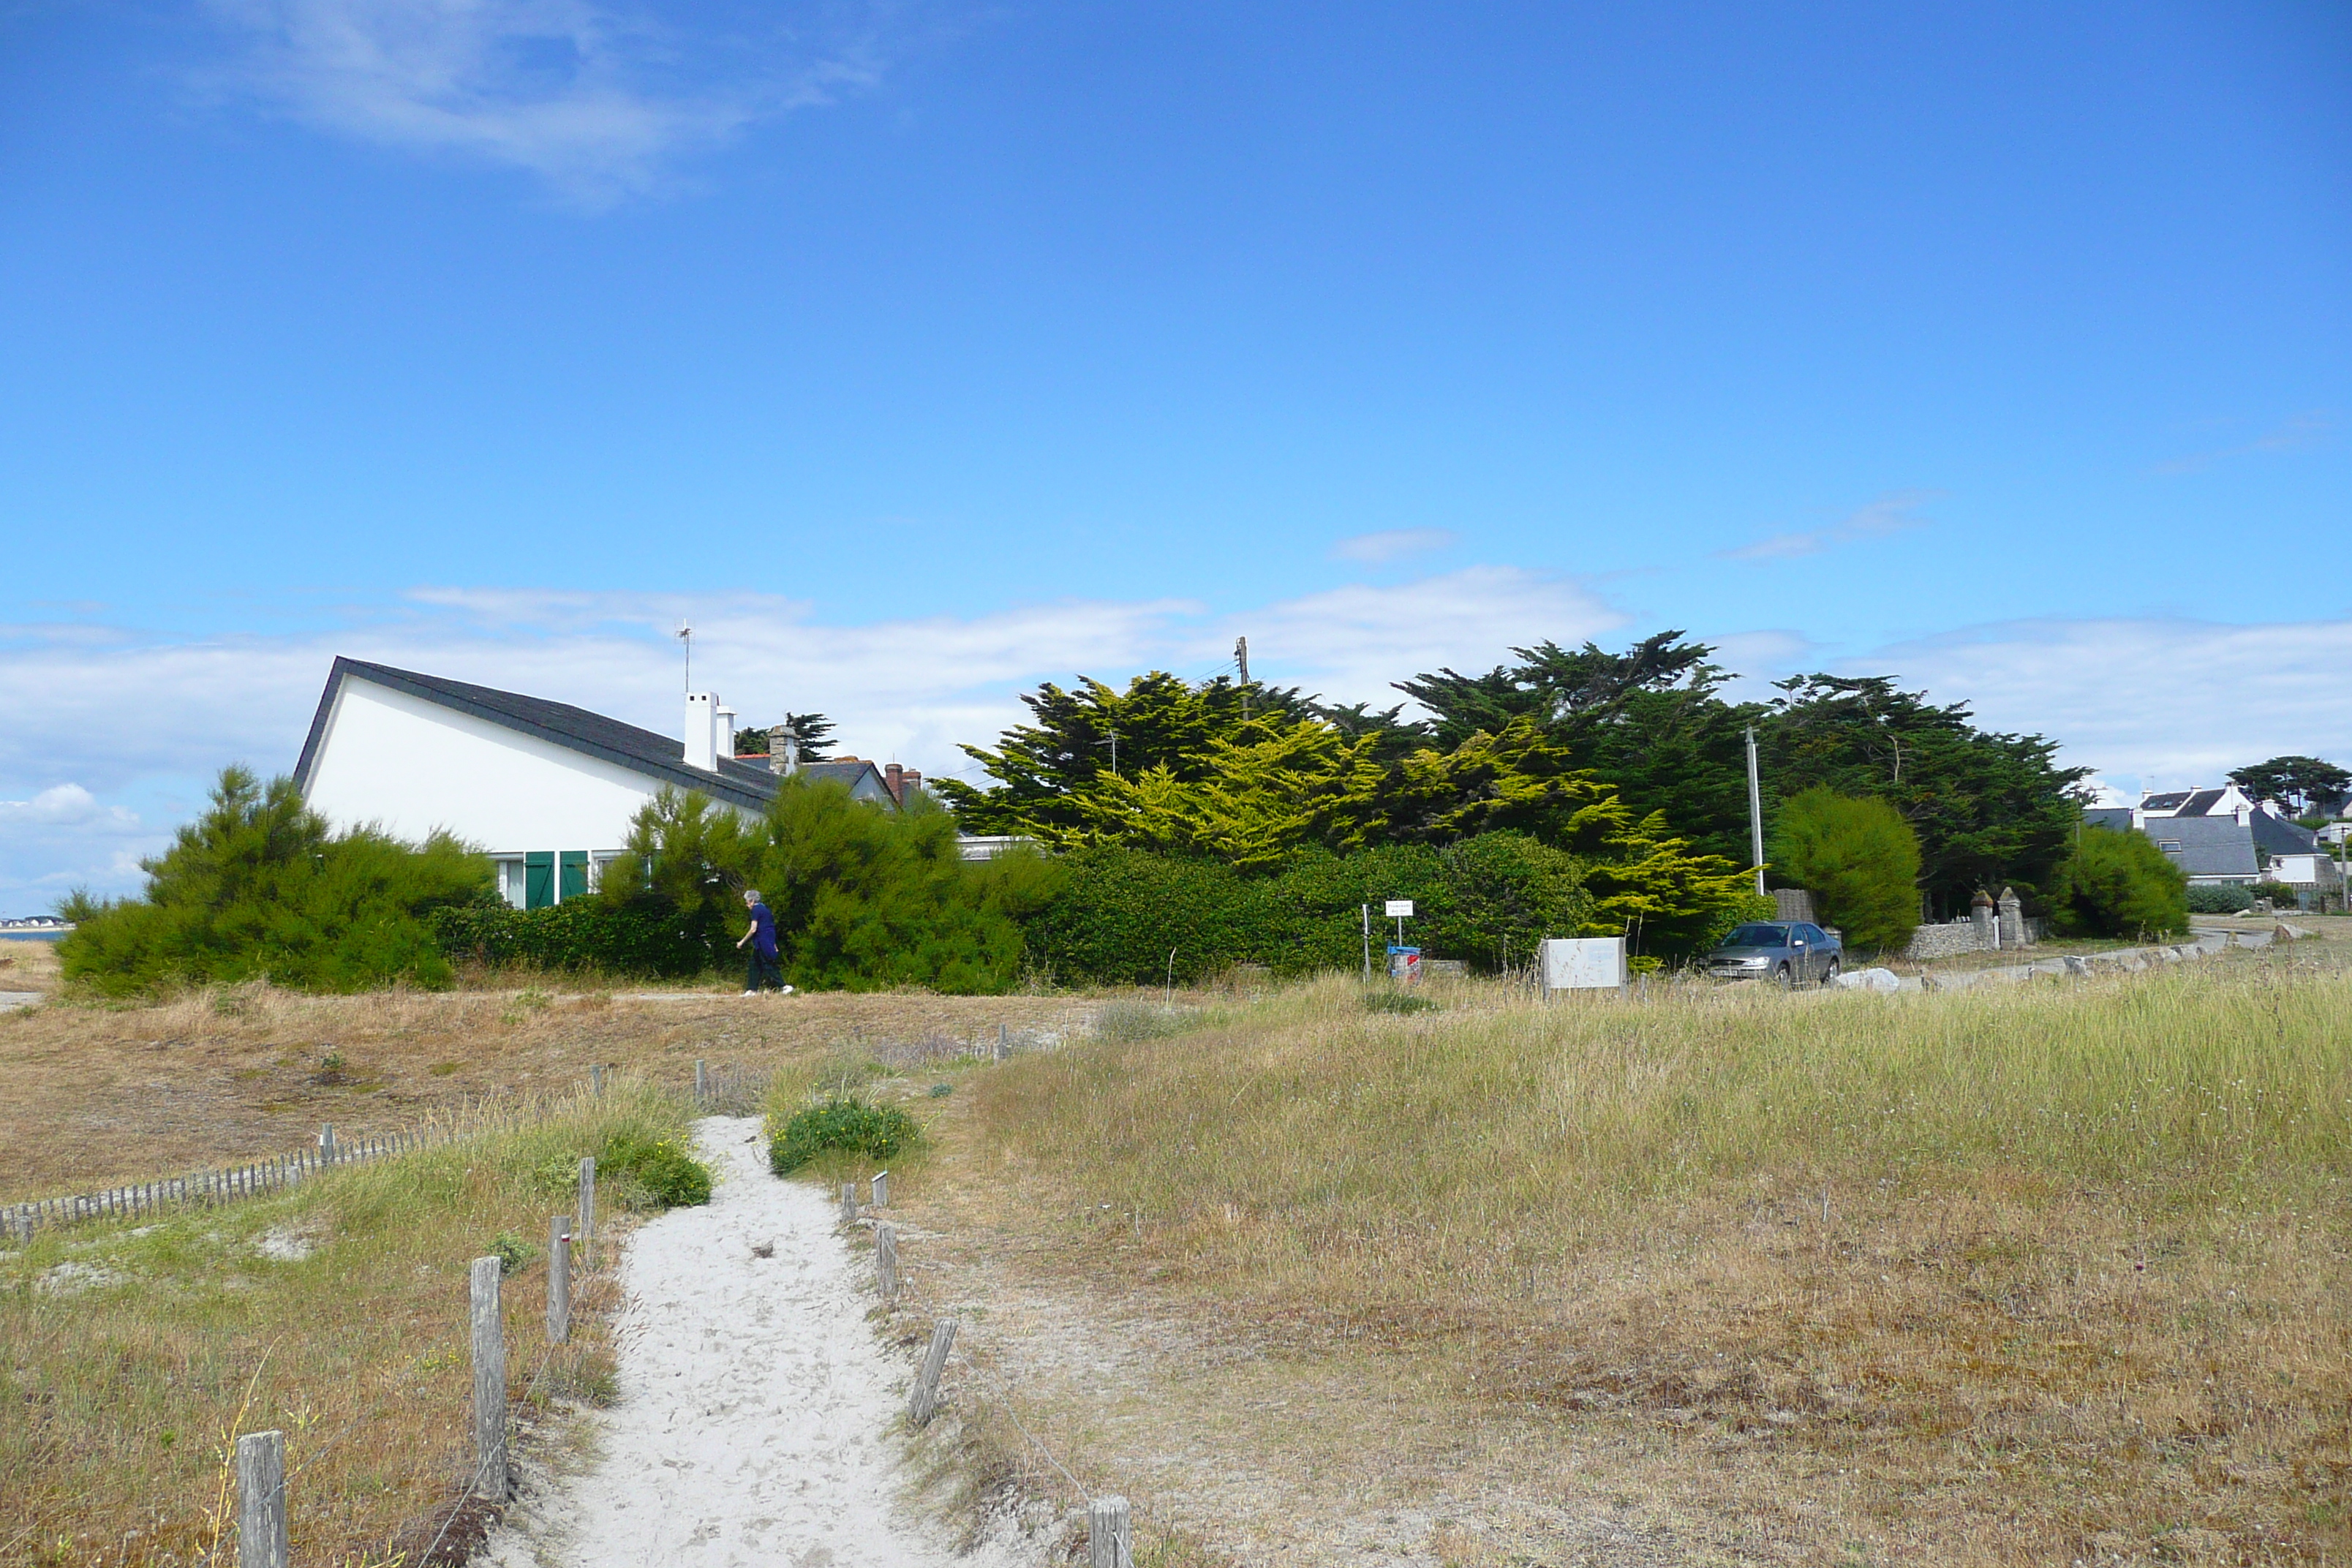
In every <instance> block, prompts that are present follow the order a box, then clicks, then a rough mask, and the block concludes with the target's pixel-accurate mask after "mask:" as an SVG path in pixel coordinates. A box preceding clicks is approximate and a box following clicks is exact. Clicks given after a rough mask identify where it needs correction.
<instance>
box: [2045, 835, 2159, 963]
mask: <svg viewBox="0 0 2352 1568" xmlns="http://www.w3.org/2000/svg"><path fill="white" fill-rule="evenodd" d="M2053 892H2054V894H2055V896H2054V897H2053V899H2052V900H2051V909H2050V917H2051V924H2052V926H2053V928H2054V929H2055V930H2057V931H2059V932H2061V933H2062V934H2064V935H2069V936H2121V937H2133V936H2169V935H2174V934H2177V933H2179V932H2180V931H2187V930H2188V929H2189V879H2188V878H2187V877H2186V876H2185V875H2183V874H2182V872H2181V869H2180V868H2179V867H2178V866H2176V865H2174V864H2173V863H2172V860H2171V858H2169V857H2168V856H2167V855H2166V854H2165V852H2164V851H2163V850H2161V849H2158V847H2156V845H2155V843H2154V841H2152V840H2151V839H2150V838H2149V837H2147V835H2146V834H2144V833H2134V832H2131V831H2129V830H2126V831H2124V832H2120V833H2118V832H2116V830H2115V829H2114V828H2111V827H2084V829H2083V830H2082V833H2081V836H2080V837H2077V838H2076V839H2075V841H2074V852H2073V853H2072V854H2071V855H2069V856H2068V857H2067V858H2066V861H2065V863H2064V864H2063V866H2062V867H2061V868H2059V879H2058V883H2057V886H2056V887H2055V889H2053Z"/></svg>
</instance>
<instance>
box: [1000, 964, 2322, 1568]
mask: <svg viewBox="0 0 2352 1568" xmlns="http://www.w3.org/2000/svg"><path fill="white" fill-rule="evenodd" d="M977 1093H978V1095H979V1101H978V1111H979V1123H980V1124H979V1127H978V1130H977V1131H978V1132H979V1135H980V1137H981V1138H982V1152H983V1156H984V1158H987V1159H989V1160H992V1162H993V1164H994V1168H996V1169H998V1170H1001V1171H1003V1172H1004V1173H1007V1175H1008V1177H1009V1178H1011V1179H1013V1180H1016V1181H1018V1182H1020V1183H1022V1184H1023V1185H1024V1188H1025V1189H1026V1190H1027V1191H1029V1192H1030V1193H1031V1194H1032V1195H1031V1196H1030V1197H1029V1198H1028V1200H1027V1201H1026V1204H1025V1207H1024V1206H1021V1205H1008V1208H1007V1211H1006V1215H1005V1223H1006V1224H1007V1225H1008V1226H1024V1225H1028V1226H1034V1228H1037V1229H1039V1230H1041V1231H1044V1232H1045V1233H1046V1234H1048V1235H1050V1236H1051V1237H1053V1239H1055V1241H1056V1242H1058V1243H1059V1244H1060V1245H1059V1248H1058V1250H1056V1249H1054V1248H1045V1249H1039V1250H1037V1251H1035V1252H1034V1253H1032V1254H1031V1256H1036V1257H1045V1258H1056V1259H1057V1260H1058V1261H1057V1266H1060V1267H1068V1268H1076V1269H1078V1270H1080V1271H1082V1272H1085V1273H1088V1274H1091V1275H1095V1276H1098V1277H1102V1278H1104V1279H1108V1280H1109V1281H1112V1282H1116V1283H1118V1285H1120V1287H1121V1288H1124V1289H1138V1290H1150V1291H1155V1292H1163V1293H1164V1292H1175V1293H1176V1294H1177V1296H1179V1297H1180V1298H1184V1299H1192V1300H1198V1301H1200V1302H1201V1303H1202V1306H1203V1308H1204V1310H1205V1311H1206V1312H1207V1313H1208V1314H1209V1319H1208V1321H1216V1322H1220V1323H1224V1324H1233V1323H1249V1324H1254V1325H1257V1327H1256V1328H1255V1329H1254V1330H1253V1331H1254V1332H1257V1333H1260V1334H1262V1335H1265V1336H1270V1337H1271V1338H1273V1339H1275V1340H1276V1341H1279V1342H1286V1343H1287V1344H1288V1345H1289V1346H1290V1347H1291V1348H1292V1349H1293V1350H1294V1351H1296V1352H1302V1353H1313V1352H1317V1351H1318V1350H1320V1349H1330V1348H1334V1347H1340V1346H1345V1347H1348V1348H1349V1350H1350V1351H1352V1352H1360V1351H1363V1350H1366V1349H1380V1348H1385V1349H1386V1350H1388V1351H1390V1352H1394V1353H1399V1354H1405V1355H1412V1356H1425V1357H1431V1358H1433V1364H1434V1365H1435V1366H1436V1367H1437V1368H1438V1369H1439V1375H1440V1376H1441V1377H1444V1378H1447V1379H1451V1380H1452V1382H1453V1386H1454V1387H1455V1388H1456V1389H1457V1391H1458V1392H1459V1394H1461V1396H1462V1397H1463V1398H1465V1399H1466V1400H1468V1401H1470V1402H1471V1405H1473V1406H1476V1405H1478V1404H1479V1403H1480V1402H1482V1401H1489V1400H1492V1401H1500V1402H1501V1405H1502V1407H1503V1408H1504V1409H1506V1410H1509V1411H1513V1412H1521V1411H1526V1410H1530V1409H1540V1408H1553V1409H1559V1410H1561V1411H1563V1412H1572V1413H1582V1414H1580V1415H1577V1416H1576V1418H1578V1419H1588V1418H1589V1419H1599V1418H1601V1415H1608V1416H1609V1418H1611V1419H1624V1420H1631V1421H1634V1422H1635V1423H1636V1424H1637V1425H1638V1424H1639V1423H1640V1422H1643V1421H1656V1422H1660V1423H1665V1422H1666V1421H1667V1418H1669V1417H1671V1418H1672V1419H1673V1420H1674V1421H1678V1422H1683V1423H1685V1424H1686V1423H1688V1422H1689V1421H1691V1420H1692V1419H1694V1418H1696V1420H1698V1421H1699V1422H1700V1423H1701V1425H1700V1426H1698V1427H1697V1428H1691V1427H1688V1426H1686V1425H1685V1426H1667V1425H1661V1426H1660V1427H1659V1430H1661V1431H1671V1432H1673V1433H1675V1434H1682V1433H1685V1432H1686V1431H1691V1430H1696V1431H1699V1432H1702V1433H1705V1432H1715V1433H1719V1434H1722V1435H1724V1436H1723V1440H1724V1441H1725V1442H1740V1443H1746V1442H1749V1441H1750V1439H1749V1438H1748V1437H1747V1436H1745V1435H1746V1434H1748V1433H1750V1432H1756V1433H1761V1434H1762V1437H1761V1438H1759V1439H1754V1441H1763V1440H1764V1439H1769V1440H1770V1442H1771V1444H1775V1445H1778V1446H1776V1447H1775V1446H1768V1447H1763V1448H1758V1447H1741V1448H1739V1449H1738V1451H1737V1454H1736V1455H1735V1456H1734V1457H1733V1458H1723V1457H1721V1456H1718V1458H1717V1460H1710V1461H1709V1462H1708V1463H1709V1465H1710V1466H1713V1467H1716V1468H1710V1469H1707V1470H1706V1474H1709V1475H1714V1476H1715V1477H1716V1479H1715V1480H1709V1481H1706V1483H1705V1484H1706V1485H1709V1486H1713V1485H1716V1484H1717V1482H1718V1481H1720V1480H1721V1479H1722V1477H1723V1476H1725V1475H1731V1474H1734V1473H1735V1472H1738V1470H1739V1468H1740V1467H1741V1466H1748V1467H1754V1468H1758V1471H1759V1475H1763V1476H1764V1478H1765V1479H1761V1480H1757V1481H1755V1482H1754V1483H1753V1485H1752V1486H1750V1491H1749V1495H1751V1496H1753V1495H1762V1494H1769V1490H1770V1488H1771V1486H1772V1485H1775V1484H1777V1483H1776V1482H1773V1481H1772V1480H1771V1479H1770V1477H1771V1475H1773V1474H1778V1472H1775V1471H1771V1470H1770V1467H1771V1466H1772V1465H1775V1464H1778V1463H1780V1461H1777V1460H1772V1459H1769V1458H1766V1457H1764V1456H1766V1455H1768V1454H1777V1453H1780V1452H1783V1451H1784V1450H1787V1451H1790V1452H1794V1451H1796V1449H1800V1448H1808V1447H1809V1448H1811V1449H1812V1450H1813V1451H1816V1452H1821V1453H1822V1460H1820V1461H1807V1462H1809V1463H1811V1462H1833V1463H1834V1464H1835V1465H1836V1466H1838V1467H1841V1468H1840V1469H1839V1473H1840V1474H1841V1475H1844V1474H1847V1473H1849V1471H1850V1472H1851V1474H1852V1475H1853V1477H1855V1478H1864V1479H1865V1480H1866V1482H1867V1484H1866V1485H1865V1484H1864V1481H1858V1482H1857V1485H1864V1495H1865V1496H1867V1497H1871V1498H1873V1499H1874V1503H1873V1505H1872V1506H1874V1507H1876V1508H1878V1509H1880V1510H1883V1513H1884V1517H1885V1521H1888V1525H1887V1527H1888V1528H1889V1529H1890V1530H1898V1529H1899V1530H1904V1531H1914V1532H1915V1535H1914V1539H1915V1542H1916V1541H1919V1540H1932V1541H1935V1542H1939V1543H1940V1544H1939V1545H1938V1546H1937V1550H1938V1551H1945V1552H1949V1553H1950V1555H1948V1556H1946V1557H1944V1558H1943V1559H1942V1560H1944V1561H1950V1562H1964V1561H1965V1562H1974V1561H1984V1562H2029V1561H2050V1560H2056V1559H2057V1558H2059V1557H2062V1556H2064V1555H2067V1554H2073V1553H2075V1552H2080V1551H2085V1550H2088V1545H2087V1543H2088V1542H2091V1541H2092V1540H2093V1539H2094V1538H2095V1537H2097V1536H2098V1535H2099V1533H2100V1532H2101V1531H2118V1530H2120V1531H2124V1532H2125V1533H2126V1534H2129V1533H2130V1532H2131V1531H2135V1530H2137V1531H2140V1532H2141V1536H2140V1538H2141V1539H2143V1540H2145V1539H2147V1531H2148V1530H2149V1529H2151V1528H2152V1525H2151V1523H2150V1521H2153V1520H2159V1519H2160V1518H2162V1517H2164V1516H2166V1515H2167V1513H2168V1512H2169V1517H2171V1518H2173V1519H2174V1520H2175V1521H2176V1522H2177V1521H2179V1520H2182V1519H2200V1520H2203V1521H2206V1522H2207V1523H2208V1524H2209V1525H2210V1527H2211V1528H2212V1529H2214V1530H2216V1531H2219V1532H2220V1533H2221V1534H2222V1535H2223V1536H2226V1537H2229V1538H2230V1539H2232V1540H2242V1541H2243V1542H2256V1541H2260V1542H2267V1543H2269V1544H2268V1545H2266V1546H2265V1547H2264V1550H2265V1551H2269V1550H2271V1549H2272V1548H2273V1547H2276V1548H2278V1556H2277V1560H2280V1561H2302V1560H2306V1559H2310V1558H2311V1556H2312V1553H2313V1552H2317V1551H2319V1550H2320V1548H2321V1546H2322V1545H2324V1544H2325V1543H2327V1542H2333V1543H2334V1545H2335V1547H2340V1546H2341V1545H2343V1544H2344V1542H2342V1541H2341V1539H2340V1537H2341V1536H2342V1534H2343V1531H2342V1529H2341V1527H2340V1526H2339V1525H2338V1524H2336V1522H2334V1521H2337V1520H2340V1519H2342V1518H2344V1517H2346V1515H2347V1510H2352V1494H2347V1489H2346V1485H2345V1481H2344V1479H2343V1474H2342V1466H2341V1463H2340V1460H2341V1456H2342V1452H2343V1450H2344V1448H2345V1446H2346V1443H2347V1438H2352V1433H2347V1422H2346V1415H2345V1413H2346V1409H2347V1401H2352V1379H2347V1373H2346V1367H2345V1364H2344V1358H2343V1355H2342V1345H2343V1343H2344V1342H2346V1341H2347V1338H2352V1261H2347V1259H2352V1226H2347V1218H2346V1215H2347V1211H2346V1208H2345V1199H2346V1198H2347V1196H2352V1180H2347V1178H2352V1141H2347V1133H2352V974H2347V973H2346V972H2345V971H2343V970H2341V969H2331V968H2315V967H2312V966H2309V965H2303V966H2297V965H2295V964H2294V963H2290V962H2287V961H2284V960H2280V961H2271V962H2267V963H2251V962H2250V963H2243V964H2239V963H2235V962H2234V961H2233V962H2232V963H2229V964H2223V963H2214V964H2212V965H2210V966H2207V967H2204V968H2201V969H2200V970H2198V971H2196V972H2191V973H2163V974H2150V975H2141V976H2118V977H2115V978H2112V979H2096V980H2092V981H2087V982H2074V983H2060V982H2052V983H2048V984H2034V985H2025V986H2020V987H2016V988H2011V989H2004V990H1992V989H1990V988H1984V989H1977V990H1970V991H1967V992H1962V993H1942V994H1903V995H1896V996H1884V997H1882V996H1874V995H1864V994H1851V993H1844V994H1798V995H1793V996H1791V995H1787V994H1780V993H1776V992H1762V991H1756V990H1731V991H1721V992H1708V991H1698V990H1688V991H1676V992H1674V993H1671V994H1663V995H1660V996H1658V997H1656V998H1654V999H1652V1000H1648V1001H1630V1002H1621V1001H1617V1000H1614V999H1611V1000H1607V1001H1601V1002H1595V1003H1590V1004H1583V1005H1577V1004H1567V1003H1561V1004H1555V1005H1552V1006H1550V1007H1549V1008H1545V1007H1542V1006H1539V1005H1533V1004H1530V1003H1526V1002H1522V1001H1517V1000H1505V999H1501V998H1499V997H1498V998H1496V999H1495V1000H1492V1001H1490V1002H1489V1003H1487V1004H1486V1005H1478V1004H1475V1002H1472V1001H1470V1000H1468V999H1467V998H1466V997H1454V998H1452V999H1451V1000H1450V1002H1449V1005H1448V1007H1447V1010H1445V1011H1444V1012H1442V1013H1436V1014H1422V1015H1412V1016H1381V1015H1376V1014H1371V1013H1368V1012H1367V1011H1366V1009H1365V1007H1364V1006H1363V1004H1362V1001H1361V997H1360V993H1359V991H1358V990H1357V988H1356V987H1355V986H1353V985H1352V984H1346V983H1344V982H1337V981H1334V982H1325V983H1322V984H1318V985H1315V986H1312V987H1309V988H1307V989H1304V990H1301V991H1298V992H1295V993H1292V994H1288V995H1286V996H1284V997H1282V998H1280V999H1279V1000H1277V1001H1276V1002H1274V1003H1273V1004H1271V1005H1266V1006H1264V1007H1261V1008H1258V1009H1255V1010H1253V1011H1249V1012H1245V1013H1242V1014H1239V1015H1237V1016H1235V1015H1227V1016H1225V1017H1224V1019H1223V1020H1222V1021H1219V1022H1214V1023H1213V1024H1212V1026H1210V1027H1207V1028H1204V1029H1202V1030H1200V1031H1198V1032H1195V1033H1192V1034H1187V1035H1182V1036H1178V1037H1170V1038H1162V1039H1155V1040H1150V1041H1144V1042H1125V1041H1118V1040H1102V1041H1097V1042H1094V1043H1089V1044H1087V1045H1083V1046H1079V1047H1073V1048H1070V1049H1066V1050H1065V1051H1063V1052H1061V1053H1058V1054H1056V1055H1053V1056H1046V1057H1038V1058H1027V1059H1024V1060H1021V1061H1018V1062H1015V1063H1013V1064H1011V1065H1010V1066H1009V1067H1008V1068H1006V1069H1004V1070H1003V1071H1001V1072H998V1073H994V1074H992V1075H989V1076H988V1077H987V1078H986V1079H984V1080H983V1081H982V1083H981V1084H980V1085H979V1086H978V1088H977ZM1040 1194H1051V1195H1050V1196H1041V1195H1040ZM1106 1207H1107V1208H1108V1210H1109V1211H1110V1213H1112V1214H1114V1215H1116V1216H1117V1219H1116V1223H1115V1224H1108V1225H1106V1224H1104V1223H1102V1218H1103V1215H1104V1210H1105V1209H1106ZM1024 1215H1034V1216H1037V1217H1034V1218H1031V1217H1024ZM1768 1414H1769V1415H1771V1416H1772V1417H1773V1419H1774V1422H1776V1423H1781V1424H1772V1425H1768V1424H1767V1421H1766V1417H1767V1415H1768ZM1416 1419H1422V1420H1435V1419H1438V1417H1437V1416H1436V1415H1434V1414H1433V1413H1423V1414H1422V1415H1418V1416H1417V1417H1416ZM1790 1422H1795V1423H1799V1424H1798V1425H1795V1426H1790V1425H1785V1423H1790ZM1465 1440H1467V1439H1465ZM1791 1445H1794V1447H1791ZM1726 1452H1727V1453H1730V1452H1731V1451H1730V1450H1726ZM1832 1456H1833V1460H1832ZM1734 1458H1736V1459H1737V1463H1736V1464H1735V1463H1734ZM1723 1466H1729V1467H1730V1468H1729V1469H1723V1468H1721V1467H1723ZM1800 1468H1801V1467H1800ZM1963 1471H1966V1472H1967V1473H1968V1474H1969V1475H1970V1476H1971V1477H1972V1478H1974V1479H1971V1481H1970V1483H1969V1486H1967V1487H1955V1486H1953V1485H1952V1484H1951V1483H1952V1482H1953V1479H1954V1478H1955V1477H1956V1476H1958V1474H1960V1473H1962V1472H1963ZM1718 1472H1719V1473H1718ZM1768 1472H1769V1473H1768ZM1675 1484H1676V1485H1677V1486H1679V1485H1682V1484H1683V1483H1682V1482H1679V1481H1678V1482H1676V1483H1675ZM1692 1484H1698V1483H1696V1482H1694V1483H1692ZM1725 1484H1729V1483H1725ZM1739 1484H1740V1485H1743V1486H1748V1485H1749V1483H1748V1482H1746V1481H1743V1482H1740V1483H1739ZM1842 1484H1843V1483H1842ZM1871 1486H1874V1487H1875V1488H1876V1490H1875V1492H1872V1491H1870V1490H1869V1487H1871ZM1922 1489H1928V1490H1927V1491H1923V1490H1922ZM1939 1510H1940V1517H1941V1518H1942V1519H1943V1521H1944V1523H1943V1524H1942V1525H1938V1523H1937V1519H1938V1517H1939ZM1947 1527H1948V1528H1947ZM1939 1530H1941V1531H1942V1533H1938V1531H1939ZM2331 1531H2332V1532H2333V1533H2330V1532H2331ZM2265 1532H2269V1533H2265ZM1963 1541H1965V1542H1971V1543H1973V1544H1970V1545H1969V1546H1968V1547H1967V1548H1966V1549H1965V1550H1963V1549H1961V1548H1960V1547H1959V1546H1958V1545H1956V1544H1955V1543H1956V1542H1963ZM2329 1549H2331V1550H2333V1549H2334V1547H2331V1548H2329ZM2101 1550H2105V1549H2104V1548H2102V1549H2101Z"/></svg>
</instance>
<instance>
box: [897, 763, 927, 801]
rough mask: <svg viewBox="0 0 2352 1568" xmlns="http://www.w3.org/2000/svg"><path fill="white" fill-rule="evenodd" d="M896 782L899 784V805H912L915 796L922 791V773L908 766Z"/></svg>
mask: <svg viewBox="0 0 2352 1568" xmlns="http://www.w3.org/2000/svg"><path fill="white" fill-rule="evenodd" d="M898 782H899V785H900V794H899V795H898V804H899V805H912V804H913V803H914V799H915V797H916V796H917V795H920V794H922V793H923V775H922V774H920V773H917V772H916V771H915V770H914V769H912V768H908V770H907V772H906V773H905V774H904V775H903V776H902V777H901V778H900V779H899V781H898Z"/></svg>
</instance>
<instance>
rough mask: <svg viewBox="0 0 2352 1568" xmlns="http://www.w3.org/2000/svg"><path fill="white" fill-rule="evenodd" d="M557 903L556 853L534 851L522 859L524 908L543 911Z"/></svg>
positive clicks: (549, 850) (547, 850)
mask: <svg viewBox="0 0 2352 1568" xmlns="http://www.w3.org/2000/svg"><path fill="white" fill-rule="evenodd" d="M553 902H555V851H554V850H552V849H534V850H532V851H531V852H530V854H528V855H526V856H524V857H523V858H522V907H523V908H524V909H527V910H543V909H545V908H547V906H548V905H550V904H551V903H553Z"/></svg>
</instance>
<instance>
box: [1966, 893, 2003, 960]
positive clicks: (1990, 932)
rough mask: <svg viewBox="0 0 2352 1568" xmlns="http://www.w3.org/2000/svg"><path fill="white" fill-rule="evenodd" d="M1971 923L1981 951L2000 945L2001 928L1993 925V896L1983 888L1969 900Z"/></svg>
mask: <svg viewBox="0 0 2352 1568" xmlns="http://www.w3.org/2000/svg"><path fill="white" fill-rule="evenodd" d="M1969 924H1970V925H1972V926H1974V927H1975V928H1976V932H1977V946H1978V948H1979V949H1980V950H1981V949H1989V948H1995V947H1999V946H2000V927H1998V926H1996V925H1995V924H1994V923H1993V910H1992V895H1991V894H1990V893H1988V892H1986V891H1985V890H1984V889H1982V888H1979V889H1977V896H1976V897H1975V898H1973V899H1971V900H1969Z"/></svg>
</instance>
